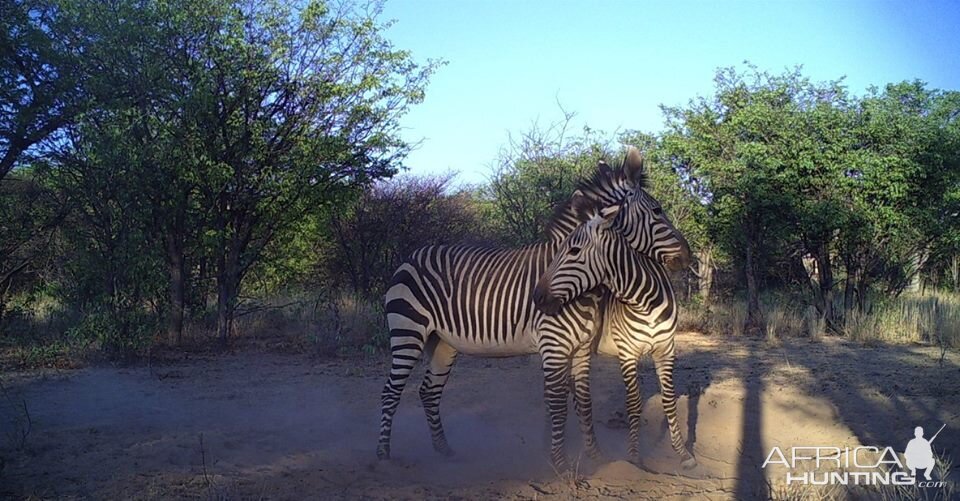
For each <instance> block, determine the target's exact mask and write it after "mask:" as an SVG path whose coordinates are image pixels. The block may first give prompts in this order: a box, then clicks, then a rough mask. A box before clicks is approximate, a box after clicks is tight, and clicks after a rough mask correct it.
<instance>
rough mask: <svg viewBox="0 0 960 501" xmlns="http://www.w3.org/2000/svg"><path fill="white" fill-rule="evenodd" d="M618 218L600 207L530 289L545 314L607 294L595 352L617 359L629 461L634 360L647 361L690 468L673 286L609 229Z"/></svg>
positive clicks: (633, 438) (634, 421)
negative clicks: (677, 375)
mask: <svg viewBox="0 0 960 501" xmlns="http://www.w3.org/2000/svg"><path fill="white" fill-rule="evenodd" d="M624 210H629V209H624ZM617 217H621V215H619V214H617V213H616V208H609V209H606V210H605V211H601V214H599V215H597V216H596V217H594V218H593V219H591V220H590V221H589V222H587V223H585V224H584V225H582V226H581V227H579V228H577V230H576V231H574V232H573V233H572V234H571V235H570V236H569V238H568V239H567V240H566V241H565V242H564V244H563V246H561V248H560V249H558V250H557V254H556V255H555V258H554V260H553V262H552V263H551V266H550V268H549V269H548V270H547V272H546V273H545V274H544V275H543V277H542V278H541V280H540V281H539V283H538V284H537V288H536V290H535V293H534V294H535V300H536V303H537V305H538V306H539V307H540V308H542V309H543V310H545V311H546V312H548V313H550V312H553V311H557V310H558V309H559V308H560V305H563V304H566V303H568V302H570V301H571V300H573V301H576V298H577V297H578V296H579V295H580V294H582V293H585V292H588V291H592V290H594V288H595V287H596V286H597V285H601V284H602V285H604V286H606V287H607V288H608V289H609V291H610V292H611V293H612V295H613V296H614V298H615V300H612V301H605V302H604V303H603V308H604V310H603V311H604V315H603V322H602V323H603V335H602V337H601V338H600V339H599V342H598V347H597V350H598V351H599V352H600V353H604V354H608V355H614V356H616V357H618V359H619V361H620V370H621V373H622V375H623V381H624V384H625V386H626V389H627V414H628V417H629V423H630V431H629V446H628V450H629V453H630V455H631V457H633V458H637V457H638V456H639V454H638V452H639V451H638V448H637V447H638V444H639V438H640V410H641V404H642V399H641V397H640V387H639V380H638V373H637V366H638V362H639V360H640V358H641V357H643V356H646V355H651V356H652V358H653V361H654V365H655V367H656V371H657V378H658V380H659V383H660V396H661V399H662V402H663V410H664V414H665V416H666V419H667V425H668V427H669V429H670V441H671V444H672V446H673V448H674V450H675V451H676V452H677V454H679V455H680V459H681V464H682V465H683V466H684V467H686V468H690V467H693V466H695V465H696V460H695V459H694V458H693V456H692V455H691V454H690V452H689V451H687V450H686V448H685V447H684V441H683V435H682V434H681V432H680V423H679V421H678V419H677V399H676V394H675V390H674V386H673V368H674V363H675V360H676V354H675V346H674V332H675V329H676V325H677V303H676V298H675V296H674V292H673V287H672V285H671V283H670V277H669V275H668V272H667V270H666V269H665V268H664V266H663V265H662V264H661V263H659V262H657V261H656V260H654V259H651V258H649V257H647V256H645V255H643V254H640V253H638V252H636V251H635V250H634V248H633V246H632V245H631V243H630V242H629V241H628V240H627V239H626V238H625V237H624V236H623V235H622V234H621V232H619V231H618V230H617V229H616V227H615V226H614V225H613V223H614V220H615V218H617Z"/></svg>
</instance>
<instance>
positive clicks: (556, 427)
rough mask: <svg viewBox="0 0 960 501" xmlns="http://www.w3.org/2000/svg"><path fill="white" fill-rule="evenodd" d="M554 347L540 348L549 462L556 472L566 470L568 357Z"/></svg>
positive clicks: (568, 389)
mask: <svg viewBox="0 0 960 501" xmlns="http://www.w3.org/2000/svg"><path fill="white" fill-rule="evenodd" d="M554 350H556V346H550V347H546V346H541V348H540V356H541V357H542V358H543V399H544V401H545V402H546V405H547V413H548V414H549V415H550V462H551V463H552V464H553V467H554V468H556V469H557V471H565V470H566V469H567V458H566V454H565V453H564V444H563V432H564V429H565V428H566V425H567V399H568V393H569V391H570V388H569V384H570V383H569V380H570V356H569V354H562V353H557V352H556V351H554Z"/></svg>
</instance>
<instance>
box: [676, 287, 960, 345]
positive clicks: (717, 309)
mask: <svg viewBox="0 0 960 501" xmlns="http://www.w3.org/2000/svg"><path fill="white" fill-rule="evenodd" d="M762 305H763V306H762V308H763V312H764V315H765V319H766V323H767V328H766V333H765V335H766V339H767V340H768V341H770V342H774V343H775V342H777V341H778V340H780V339H784V338H791V337H808V338H811V339H819V338H821V337H823V336H824V335H826V334H827V325H826V321H825V319H824V318H823V317H821V316H820V315H819V313H818V312H817V310H816V308H814V307H813V306H794V305H793V304H791V301H790V300H786V299H776V298H772V297H765V298H764V300H763V301H762ZM836 308H838V309H839V308H842V305H840V304H837V305H836ZM838 311H839V310H838ZM746 312H747V308H746V302H745V301H743V300H737V299H734V300H728V301H725V302H719V303H713V304H711V305H709V307H707V306H703V305H699V304H689V305H683V306H682V307H681V309H680V321H679V324H680V328H681V329H685V330H694V331H699V332H704V333H707V334H713V335H724V336H740V335H743V324H744V321H745V320H746ZM843 335H844V336H846V337H848V338H849V339H851V340H853V341H857V342H860V343H864V344H904V343H928V344H934V345H940V346H943V347H945V348H953V349H956V348H960V294H954V293H946V292H935V293H928V294H926V295H923V296H920V295H904V296H901V297H898V298H895V299H891V300H888V301H885V302H877V303H874V304H872V305H871V306H870V307H868V312H867V313H861V312H859V311H856V310H851V311H849V312H847V315H846V324H845V327H844V332H843Z"/></svg>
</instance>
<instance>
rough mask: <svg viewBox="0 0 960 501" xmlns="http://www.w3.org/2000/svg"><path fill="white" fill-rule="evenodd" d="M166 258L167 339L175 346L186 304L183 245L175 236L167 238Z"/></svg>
mask: <svg viewBox="0 0 960 501" xmlns="http://www.w3.org/2000/svg"><path fill="white" fill-rule="evenodd" d="M167 259H168V267H169V273H170V311H169V313H168V316H169V318H168V324H167V339H168V340H170V341H175V342H176V343H177V346H179V345H180V344H182V342H183V316H184V315H183V312H184V306H185V304H186V289H187V287H186V268H185V266H184V257H183V247H182V246H181V245H177V243H176V242H175V238H173V237H171V238H168V241H167Z"/></svg>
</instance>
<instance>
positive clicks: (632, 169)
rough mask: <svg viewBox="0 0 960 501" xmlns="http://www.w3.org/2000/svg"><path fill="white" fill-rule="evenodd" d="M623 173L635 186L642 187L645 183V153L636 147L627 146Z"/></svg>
mask: <svg viewBox="0 0 960 501" xmlns="http://www.w3.org/2000/svg"><path fill="white" fill-rule="evenodd" d="M623 173H624V175H625V176H626V178H627V180H629V181H630V182H632V183H633V184H635V185H637V186H640V185H641V184H642V183H643V177H644V176H643V175H644V172H643V153H640V150H638V149H637V148H636V147H634V146H627V154H626V156H624V157H623Z"/></svg>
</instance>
